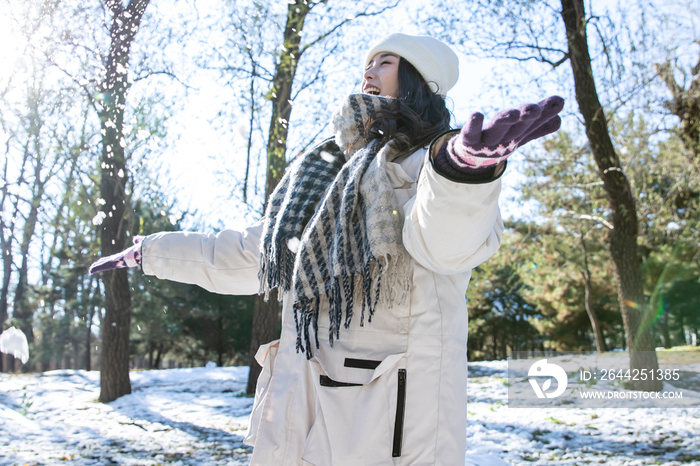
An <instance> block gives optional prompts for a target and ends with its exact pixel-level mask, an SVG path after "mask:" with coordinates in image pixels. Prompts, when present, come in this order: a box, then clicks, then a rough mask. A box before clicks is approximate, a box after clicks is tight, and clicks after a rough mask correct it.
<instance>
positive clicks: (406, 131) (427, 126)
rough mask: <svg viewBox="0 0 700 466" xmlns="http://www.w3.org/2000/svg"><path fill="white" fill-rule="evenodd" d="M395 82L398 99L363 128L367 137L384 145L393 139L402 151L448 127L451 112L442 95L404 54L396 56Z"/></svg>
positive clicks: (418, 144) (424, 141)
mask: <svg viewBox="0 0 700 466" xmlns="http://www.w3.org/2000/svg"><path fill="white" fill-rule="evenodd" d="M398 81H399V95H398V98H396V99H394V100H393V101H392V103H391V107H390V108H389V109H388V110H383V111H380V112H377V113H376V114H375V117H374V119H373V120H371V121H370V122H369V123H367V126H366V128H365V131H366V136H367V139H368V140H373V139H379V140H381V142H382V143H383V144H384V143H386V142H388V141H389V140H391V139H393V140H394V141H395V142H396V144H397V146H398V149H399V151H400V152H401V153H402V154H403V153H406V152H409V151H413V150H415V149H417V148H419V147H423V146H426V145H427V144H428V143H429V142H430V141H432V140H433V138H435V136H437V135H438V134H440V133H442V132H443V131H447V130H448V129H450V117H451V115H450V111H449V110H448V109H447V105H446V104H445V98H444V97H443V96H441V95H439V94H437V93H435V92H433V91H432V90H431V89H430V86H429V85H428V83H427V82H426V81H425V79H423V76H421V74H420V73H419V72H418V70H416V68H415V67H414V66H413V65H412V64H411V63H410V62H409V61H408V60H406V59H405V58H403V57H400V58H399V69H398ZM438 90H439V89H438Z"/></svg>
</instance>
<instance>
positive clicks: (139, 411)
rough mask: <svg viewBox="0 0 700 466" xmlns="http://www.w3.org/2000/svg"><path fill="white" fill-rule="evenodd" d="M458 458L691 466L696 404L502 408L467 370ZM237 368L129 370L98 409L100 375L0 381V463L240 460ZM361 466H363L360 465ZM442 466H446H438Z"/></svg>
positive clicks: (502, 401)
mask: <svg viewBox="0 0 700 466" xmlns="http://www.w3.org/2000/svg"><path fill="white" fill-rule="evenodd" d="M469 370H470V373H469V386H468V390H467V391H468V396H469V405H468V410H469V423H468V427H467V452H468V453H469V454H472V455H475V456H474V457H476V455H480V454H488V453H491V454H494V455H498V456H500V457H502V458H503V459H504V460H506V461H507V462H509V463H510V464H513V465H526V464H527V465H531V464H573V465H579V464H597V463H600V464H603V463H604V464H610V465H622V464H625V465H628V464H629V465H642V464H668V465H680V464H695V465H700V437H699V436H697V435H696V434H697V432H700V408H683V409H661V408H637V409H581V408H548V409H545V408H538V409H532V408H531V409H525V408H519V409H513V408H510V409H509V408H508V407H507V392H508V386H507V378H506V370H507V363H506V361H493V362H477V363H470V369H469ZM247 375H248V369H247V368H246V367H225V368H193V369H170V370H158V371H141V372H132V373H131V383H132V391H133V393H132V394H131V395H127V396H124V397H122V398H120V399H119V400H117V401H115V402H112V403H109V404H102V403H99V402H97V398H98V396H99V373H98V372H86V371H77V370H76V371H74V370H63V371H50V372H44V373H42V374H30V375H8V374H0V465H58V464H61V465H62V464H71V465H107V464H119V465H165V464H167V465H183V466H184V465H231V466H233V465H245V464H248V461H249V457H250V453H251V450H250V448H249V447H247V446H245V445H243V444H242V443H241V442H242V440H243V436H244V435H245V429H246V427H247V422H248V415H249V413H250V410H251V408H252V404H253V400H252V399H251V398H246V397H244V396H242V394H243V392H244V390H245V383H246V378H247ZM358 466H361V465H358ZM448 466H451V465H448Z"/></svg>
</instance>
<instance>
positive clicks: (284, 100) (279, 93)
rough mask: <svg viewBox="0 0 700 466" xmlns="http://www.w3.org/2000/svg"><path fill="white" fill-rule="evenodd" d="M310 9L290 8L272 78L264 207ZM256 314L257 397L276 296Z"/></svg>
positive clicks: (279, 172)
mask: <svg viewBox="0 0 700 466" xmlns="http://www.w3.org/2000/svg"><path fill="white" fill-rule="evenodd" d="M310 9H311V2H306V1H305V0H296V1H295V2H294V3H290V4H289V5H288V7H287V22H286V24H285V28H284V42H283V51H282V53H281V54H280V59H279V63H277V66H276V67H275V74H274V76H273V78H272V89H270V93H269V99H270V100H271V101H272V116H271V118H270V131H269V133H268V139H267V175H266V182H265V199H266V201H265V204H266V205H267V199H269V197H270V194H272V192H273V191H274V190H275V188H276V187H277V183H279V181H280V180H281V179H282V176H283V175H284V170H285V169H286V167H287V162H286V153H287V133H288V126H289V118H290V116H291V114H292V104H291V98H292V86H293V84H294V75H295V74H296V70H297V62H298V61H299V58H300V56H301V50H300V48H299V43H300V41H301V36H300V34H301V32H302V30H303V28H304V20H305V19H306V15H307V14H308V13H309V11H310ZM254 310H255V311H254V312H255V313H254V315H253V329H252V333H251V338H250V355H249V360H248V362H249V366H250V372H249V375H248V386H247V389H246V393H247V394H248V395H254V394H255V387H256V385H257V381H258V375H259V374H260V371H261V369H262V368H261V367H260V365H259V364H258V363H257V362H256V361H255V353H256V352H257V351H258V348H259V347H260V345H263V344H265V343H269V342H270V341H272V340H274V339H276V338H278V336H279V327H280V304H279V302H278V301H277V293H276V292H273V293H270V298H269V300H268V301H267V302H265V301H264V299H263V298H262V296H257V297H256V298H255V306H254Z"/></svg>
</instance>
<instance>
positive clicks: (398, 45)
mask: <svg viewBox="0 0 700 466" xmlns="http://www.w3.org/2000/svg"><path fill="white" fill-rule="evenodd" d="M379 52H390V53H395V54H396V55H399V56H401V57H403V58H405V59H406V60H408V62H409V63H411V65H413V66H414V67H415V68H416V69H417V70H418V72H419V73H420V74H421V76H423V79H425V81H426V82H427V83H428V85H430V89H431V90H432V91H433V92H436V93H437V94H440V95H442V96H445V95H447V91H449V90H450V89H452V87H453V86H454V85H455V84H456V83H457V78H459V58H457V54H455V53H454V52H453V51H452V49H451V48H450V47H449V46H448V45H447V44H445V43H443V42H440V41H439V40H437V39H433V38H432V37H430V36H409V35H407V34H401V33H395V34H390V35H388V36H386V37H385V38H383V39H381V40H380V41H379V42H377V43H375V44H374V45H372V47H370V49H369V52H367V56H366V57H365V63H364V67H363V68H362V70H363V72H364V70H365V69H367V65H368V64H369V62H370V61H371V60H372V57H374V56H375V55H376V54H377V53H379Z"/></svg>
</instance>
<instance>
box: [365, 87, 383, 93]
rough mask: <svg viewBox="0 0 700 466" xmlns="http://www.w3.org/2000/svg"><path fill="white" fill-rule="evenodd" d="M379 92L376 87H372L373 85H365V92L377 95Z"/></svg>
mask: <svg viewBox="0 0 700 466" xmlns="http://www.w3.org/2000/svg"><path fill="white" fill-rule="evenodd" d="M379 92H380V90H379V88H378V87H374V86H367V87H365V94H369V95H379Z"/></svg>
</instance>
